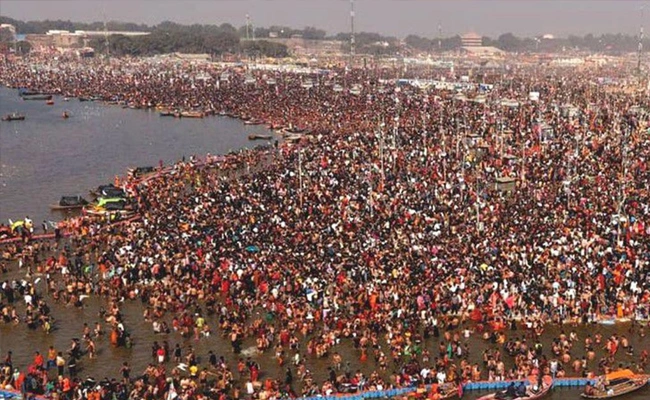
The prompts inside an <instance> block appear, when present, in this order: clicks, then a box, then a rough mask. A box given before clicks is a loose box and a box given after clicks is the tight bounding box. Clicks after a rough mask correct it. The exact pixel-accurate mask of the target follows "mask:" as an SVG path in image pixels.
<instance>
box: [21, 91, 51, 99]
mask: <svg viewBox="0 0 650 400" xmlns="http://www.w3.org/2000/svg"><path fill="white" fill-rule="evenodd" d="M20 97H22V99H23V100H52V95H51V94H43V93H35V94H24V95H22V96H20Z"/></svg>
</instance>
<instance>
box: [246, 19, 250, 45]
mask: <svg viewBox="0 0 650 400" xmlns="http://www.w3.org/2000/svg"><path fill="white" fill-rule="evenodd" d="M250 26H251V18H250V16H249V15H248V14H246V40H249V39H250V32H249V30H250Z"/></svg>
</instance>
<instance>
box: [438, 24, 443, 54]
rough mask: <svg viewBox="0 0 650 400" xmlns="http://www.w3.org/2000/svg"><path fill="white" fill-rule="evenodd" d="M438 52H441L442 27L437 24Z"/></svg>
mask: <svg viewBox="0 0 650 400" xmlns="http://www.w3.org/2000/svg"><path fill="white" fill-rule="evenodd" d="M438 51H442V25H440V23H438Z"/></svg>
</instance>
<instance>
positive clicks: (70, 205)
mask: <svg viewBox="0 0 650 400" xmlns="http://www.w3.org/2000/svg"><path fill="white" fill-rule="evenodd" d="M85 205H88V201H86V199H84V198H83V197H81V196H63V197H61V200H59V204H52V205H51V206H50V208H51V209H52V210H78V209H80V208H83V207H84V206H85Z"/></svg>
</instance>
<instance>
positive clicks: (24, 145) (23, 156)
mask: <svg viewBox="0 0 650 400" xmlns="http://www.w3.org/2000/svg"><path fill="white" fill-rule="evenodd" d="M66 110H67V111H68V112H69V114H70V118H68V119H64V118H62V114H63V112H64V111H66ZM13 112H18V113H20V114H24V115H26V117H27V118H26V119H25V121H13V122H6V121H2V122H0V222H2V223H7V219H8V218H11V219H13V220H14V221H15V220H18V219H22V218H24V217H25V216H26V215H28V216H29V217H30V218H31V219H32V220H33V221H34V222H35V225H36V226H38V227H40V222H41V221H43V220H52V221H56V220H60V219H61V218H64V217H65V214H63V213H62V212H59V211H56V212H51V211H50V207H49V206H50V204H55V203H58V201H59V199H60V198H61V196H64V195H70V196H72V195H82V196H86V197H87V194H88V190H89V189H92V188H95V187H97V186H98V185H100V184H104V183H109V182H112V181H113V178H114V177H115V175H124V174H125V173H126V170H127V168H129V167H137V166H147V165H153V166H157V165H158V163H159V161H160V160H162V161H163V162H165V163H166V164H167V163H170V162H174V161H178V160H180V159H181V158H182V157H183V156H186V157H189V156H190V155H191V154H199V155H205V154H206V153H211V154H224V153H226V152H228V151H230V150H237V149H240V148H244V147H251V146H255V145H258V144H260V142H251V141H249V140H248V135H249V134H251V133H258V134H267V133H268V129H266V128H265V127H263V126H247V125H244V124H242V123H241V122H240V121H238V120H235V119H232V118H229V117H220V116H214V117H209V118H203V119H186V118H183V119H176V118H172V117H160V116H159V114H158V113H157V112H155V111H144V110H129V109H123V108H122V107H121V106H110V105H106V104H102V103H95V102H79V100H77V99H70V101H68V102H65V101H63V99H62V98H61V97H55V98H54V105H51V106H48V105H46V104H45V102H44V101H23V100H22V99H21V98H20V97H19V96H18V91H17V90H14V89H7V88H4V87H0V115H2V116H4V115H6V114H9V113H13Z"/></svg>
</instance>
